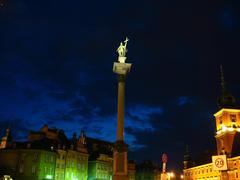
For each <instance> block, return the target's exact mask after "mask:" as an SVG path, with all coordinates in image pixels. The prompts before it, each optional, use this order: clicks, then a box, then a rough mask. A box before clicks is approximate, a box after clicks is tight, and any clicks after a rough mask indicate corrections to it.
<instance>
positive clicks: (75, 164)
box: [65, 150, 88, 180]
mask: <svg viewBox="0 0 240 180" xmlns="http://www.w3.org/2000/svg"><path fill="white" fill-rule="evenodd" d="M66 158H67V159H66V169H65V180H87V178H88V154H85V153H80V152H77V151H73V150H68V151H67V154H66Z"/></svg>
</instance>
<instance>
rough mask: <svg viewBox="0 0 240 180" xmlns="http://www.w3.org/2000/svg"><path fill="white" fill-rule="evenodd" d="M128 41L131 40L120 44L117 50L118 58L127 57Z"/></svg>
mask: <svg viewBox="0 0 240 180" xmlns="http://www.w3.org/2000/svg"><path fill="white" fill-rule="evenodd" d="M128 41H129V39H128V38H127V37H126V40H125V41H124V44H123V43H122V42H121V43H120V46H119V47H118V49H117V52H118V57H126V53H127V43H128Z"/></svg>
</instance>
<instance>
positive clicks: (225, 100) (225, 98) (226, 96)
mask: <svg viewBox="0 0 240 180" xmlns="http://www.w3.org/2000/svg"><path fill="white" fill-rule="evenodd" d="M220 73H221V88H222V94H221V96H220V97H219V98H218V109H219V110H220V109H222V108H235V107H236V100H235V98H234V96H232V95H231V94H230V93H228V91H227V88H226V82H225V79H224V74H223V67H222V66H220Z"/></svg>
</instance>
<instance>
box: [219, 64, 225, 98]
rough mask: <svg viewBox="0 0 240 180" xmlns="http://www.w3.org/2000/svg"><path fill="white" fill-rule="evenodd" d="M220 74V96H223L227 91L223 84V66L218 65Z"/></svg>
mask: <svg viewBox="0 0 240 180" xmlns="http://www.w3.org/2000/svg"><path fill="white" fill-rule="evenodd" d="M220 73H221V86H222V94H225V93H226V91H227V89H226V82H225V78H224V73H223V66H222V65H220Z"/></svg>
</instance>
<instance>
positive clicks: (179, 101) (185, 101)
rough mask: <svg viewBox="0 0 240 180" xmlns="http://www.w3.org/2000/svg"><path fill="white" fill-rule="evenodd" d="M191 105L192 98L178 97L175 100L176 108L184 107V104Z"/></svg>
mask: <svg viewBox="0 0 240 180" xmlns="http://www.w3.org/2000/svg"><path fill="white" fill-rule="evenodd" d="M192 103H193V100H192V98H191V97H188V96H180V97H178V99H177V105H178V106H184V105H186V104H192Z"/></svg>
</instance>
